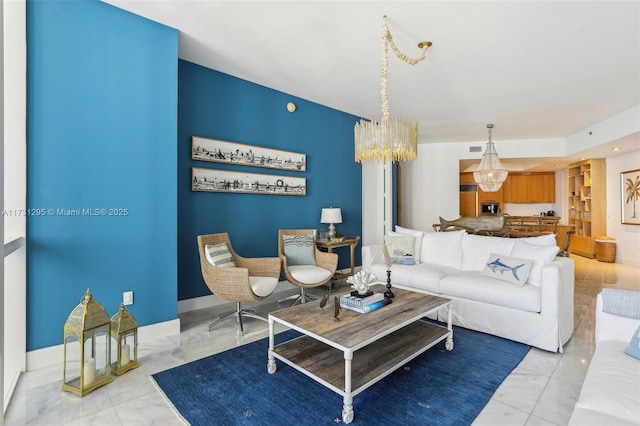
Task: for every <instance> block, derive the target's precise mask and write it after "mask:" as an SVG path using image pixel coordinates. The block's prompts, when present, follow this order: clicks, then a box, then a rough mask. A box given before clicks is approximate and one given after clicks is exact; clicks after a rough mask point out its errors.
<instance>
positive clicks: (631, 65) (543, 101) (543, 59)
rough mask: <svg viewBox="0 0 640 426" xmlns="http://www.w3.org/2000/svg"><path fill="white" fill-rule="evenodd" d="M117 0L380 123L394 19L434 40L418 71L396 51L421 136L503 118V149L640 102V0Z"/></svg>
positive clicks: (272, 77)
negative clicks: (384, 30) (384, 50)
mask: <svg viewBox="0 0 640 426" xmlns="http://www.w3.org/2000/svg"><path fill="white" fill-rule="evenodd" d="M105 2H107V3H110V4H113V5H115V6H117V7H120V8H122V9H125V10H129V11H131V12H133V13H136V14H138V15H141V16H144V17H146V18H149V19H151V20H154V21H157V22H160V23H162V24H165V25H168V26H170V27H173V28H176V29H178V30H179V31H180V32H179V57H180V58H181V59H184V60H186V61H190V62H193V63H196V64H199V65H202V66H205V67H208V68H212V69H215V70H218V71H221V72H224V73H226V74H230V75H233V76H235V77H239V78H242V79H245V80H248V81H251V82H254V83H258V84H261V85H264V86H267V87H270V88H273V89H276V90H279V91H282V92H286V93H289V94H292V95H294V96H297V97H300V98H303V99H307V100H310V101H313V102H317V103H319V104H322V105H326V106H329V107H331V108H335V109H338V110H341V111H345V112H348V113H351V114H355V115H357V116H361V117H366V118H379V117H380V116H381V112H380V63H381V56H380V55H381V53H380V37H381V26H382V17H383V15H386V16H387V19H388V22H389V27H390V30H391V33H392V35H393V37H394V40H395V41H396V44H397V45H398V46H399V48H400V50H402V51H403V52H404V53H405V54H407V56H410V57H414V56H417V55H418V53H419V51H418V48H417V43H418V42H419V41H423V40H430V41H432V42H433V47H431V48H430V49H429V51H428V52H427V59H426V60H425V61H423V62H421V63H419V64H417V65H415V66H410V65H407V64H406V63H404V62H402V61H400V60H398V59H397V58H395V57H394V56H393V54H392V52H391V51H389V54H390V57H389V98H390V109H391V114H392V116H393V115H396V114H398V115H400V116H413V117H416V118H417V119H418V122H419V135H420V136H419V142H420V143H430V142H463V141H464V142H469V141H484V140H486V124H487V123H493V124H494V125H495V128H494V131H493V139H494V141H496V146H497V147H498V152H499V142H500V140H522V139H546V138H564V137H567V136H569V135H572V134H574V133H576V132H578V131H580V130H582V129H585V128H587V127H588V126H590V125H593V124H595V123H597V122H600V121H602V120H604V119H606V118H608V117H611V116H613V115H615V114H617V113H619V112H621V111H624V110H626V109H628V108H630V107H633V106H635V105H638V104H640V1H601V2H598V1H516V0H512V1H377V2H375V1H300V0H298V1H281V2H276V1H266V0H264V1H252V2H249V1H218V0H208V1H203V0H201V1H193V0H189V1H187V0H170V1H167V0H133V1H131V0H105ZM283 108H284V105H283ZM627 139H630V140H624V141H619V142H617V144H618V145H619V144H621V143H622V144H627V145H628V147H625V148H624V149H623V152H624V151H625V150H626V151H627V152H628V151H629V150H631V149H638V147H640V138H639V137H634V138H627ZM605 148H606V151H605V153H606V155H600V156H610V155H611V151H610V147H605ZM585 155H587V156H592V157H594V156H595V155H590V153H589V152H586V153H585ZM547 160H549V159H547Z"/></svg>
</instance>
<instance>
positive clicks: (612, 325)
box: [569, 290, 640, 426]
mask: <svg viewBox="0 0 640 426" xmlns="http://www.w3.org/2000/svg"><path fill="white" fill-rule="evenodd" d="M609 291H611V290H609ZM614 291H618V292H620V291H621V290H614ZM603 292H605V293H606V292H607V290H603ZM622 292H623V293H624V292H625V291H624V290H622ZM628 294H629V295H630V296H629V297H628V298H627V299H635V303H636V307H635V311H636V315H635V316H636V318H630V317H627V316H622V315H616V314H613V313H609V312H611V310H609V312H605V310H606V307H603V295H602V293H601V294H599V295H598V298H597V302H596V350H595V352H594V354H593V358H592V359H591V363H590V364H589V369H588V370H587V375H586V376H585V379H584V383H583V384H582V390H581V391H580V396H579V398H578V402H576V405H575V408H574V410H573V413H572V414H571V418H570V419H569V425H571V426H582V425H594V426H596V425H598V426H600V425H607V426H614V425H640V360H639V359H636V358H633V357H632V356H630V355H627V354H626V353H625V349H626V348H627V346H628V345H629V342H630V341H631V338H632V336H633V334H634V333H635V332H636V331H637V330H638V327H639V326H640V319H638V318H637V317H638V315H637V313H638V311H640V297H639V296H640V295H639V294H638V292H629V293H628ZM633 294H634V296H633V297H632V295H633ZM605 297H606V294H605ZM617 313H620V312H617Z"/></svg>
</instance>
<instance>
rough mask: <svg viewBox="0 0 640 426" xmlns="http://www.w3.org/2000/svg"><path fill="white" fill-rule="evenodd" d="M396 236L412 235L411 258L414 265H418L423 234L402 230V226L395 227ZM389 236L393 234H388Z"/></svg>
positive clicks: (415, 230) (407, 229) (408, 229)
mask: <svg viewBox="0 0 640 426" xmlns="http://www.w3.org/2000/svg"><path fill="white" fill-rule="evenodd" d="M395 233H396V234H399V235H413V238H414V240H413V245H414V247H415V248H414V249H413V258H414V260H415V263H420V252H421V251H422V236H423V234H424V232H422V231H418V230H417V229H410V228H403V227H402V226H398V225H396V232H395ZM390 234H391V235H394V233H393V232H390Z"/></svg>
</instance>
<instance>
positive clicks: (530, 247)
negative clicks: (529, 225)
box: [510, 238, 560, 286]
mask: <svg viewBox="0 0 640 426" xmlns="http://www.w3.org/2000/svg"><path fill="white" fill-rule="evenodd" d="M515 240H516V243H515V244H514V246H513V249H511V253H510V256H513V257H516V258H519V259H529V260H532V261H533V266H532V267H531V273H530V274H529V279H528V280H527V282H529V283H530V284H535V285H538V286H539V285H540V283H541V282H542V267H543V266H544V265H548V264H549V263H551V262H553V260H554V259H555V258H556V254H558V251H560V247H558V246H538V245H535V244H529V243H525V242H524V241H518V239H517V238H516V239H515Z"/></svg>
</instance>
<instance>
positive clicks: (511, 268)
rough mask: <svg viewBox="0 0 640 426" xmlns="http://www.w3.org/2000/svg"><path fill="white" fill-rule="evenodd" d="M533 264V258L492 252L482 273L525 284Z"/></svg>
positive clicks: (521, 284)
mask: <svg viewBox="0 0 640 426" xmlns="http://www.w3.org/2000/svg"><path fill="white" fill-rule="evenodd" d="M532 266H533V262H532V261H531V260H527V259H516V258H514V257H508V256H502V255H499V254H494V253H491V254H490V255H489V260H487V263H486V264H485V265H484V269H483V271H482V275H484V276H487V277H491V278H496V279H498V280H502V281H507V282H510V283H511V284H515V285H519V286H523V285H524V283H526V282H527V278H529V273H530V272H531V267H532Z"/></svg>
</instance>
